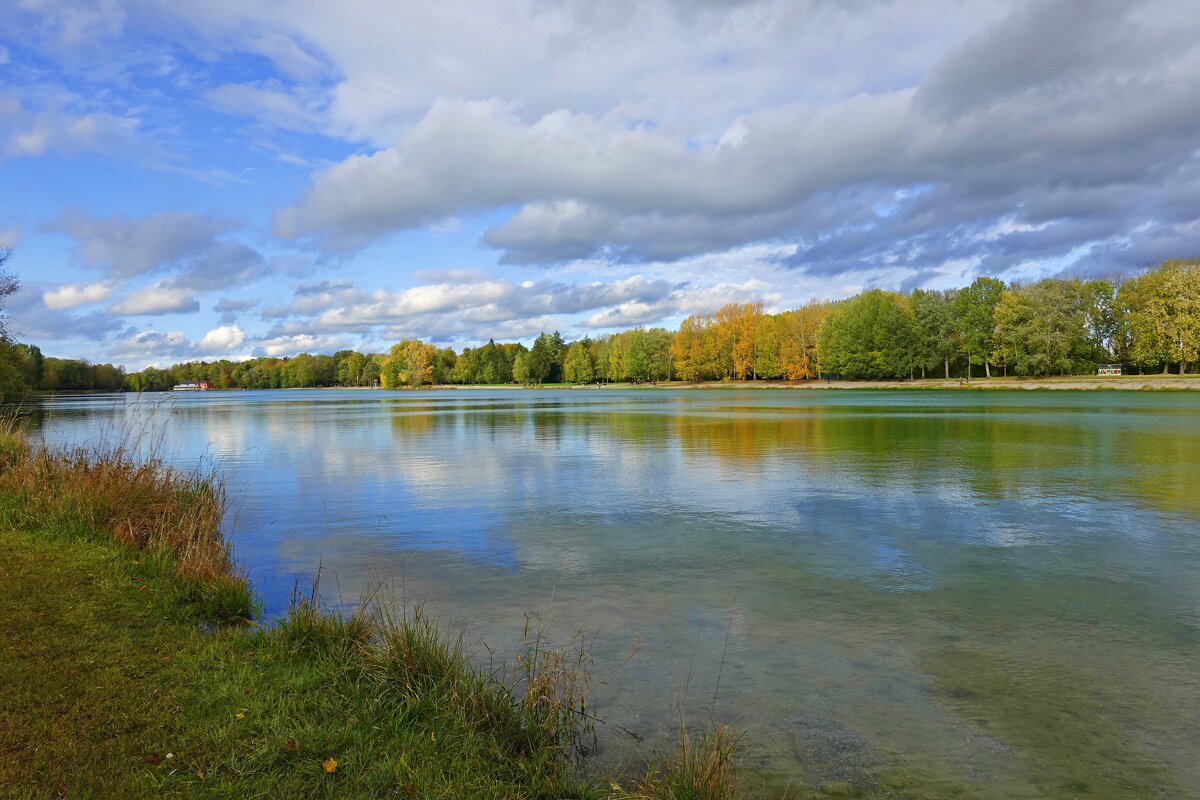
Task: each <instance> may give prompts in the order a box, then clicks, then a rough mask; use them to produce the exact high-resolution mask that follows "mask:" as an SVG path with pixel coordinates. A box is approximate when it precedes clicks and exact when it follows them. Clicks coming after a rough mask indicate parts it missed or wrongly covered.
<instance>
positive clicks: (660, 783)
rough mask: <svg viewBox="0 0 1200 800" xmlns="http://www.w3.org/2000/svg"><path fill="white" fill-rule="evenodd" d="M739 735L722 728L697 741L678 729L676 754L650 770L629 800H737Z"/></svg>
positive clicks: (717, 726) (631, 793)
mask: <svg viewBox="0 0 1200 800" xmlns="http://www.w3.org/2000/svg"><path fill="white" fill-rule="evenodd" d="M738 738H739V737H738V734H736V733H733V732H731V731H730V729H729V728H727V727H725V726H724V725H716V726H713V729H712V732H711V733H709V734H708V735H707V736H704V737H703V738H700V739H697V738H696V737H694V736H693V735H691V734H690V733H689V732H688V729H687V726H686V725H684V724H682V723H681V724H680V726H679V750H678V752H677V753H675V754H674V755H673V756H671V757H669V758H664V759H662V761H661V763H659V764H658V765H657V766H656V767H653V766H652V767H651V769H650V771H648V772H647V773H646V776H645V777H644V778H642V780H641V781H639V783H638V785H637V786H636V787H635V788H634V790H633V791H632V792H630V793H628V794H626V795H622V797H625V798H628V800H730V798H735V797H738V796H739V792H740V785H741V782H740V780H739V779H738V775H737V769H736V761H735V756H736V753H737V746H738Z"/></svg>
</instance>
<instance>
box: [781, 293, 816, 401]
mask: <svg viewBox="0 0 1200 800" xmlns="http://www.w3.org/2000/svg"><path fill="white" fill-rule="evenodd" d="M828 313H829V304H828V303H818V302H816V301H813V302H811V303H809V304H808V305H805V306H802V307H801V308H797V309H796V310H794V311H785V312H784V313H782V314H779V315H777V316H776V320H777V329H778V334H779V361H780V367H781V369H782V370H783V376H784V377H785V378H787V379H788V380H789V381H803V380H809V379H810V378H815V377H817V372H818V369H817V339H818V336H819V335H820V331H821V324H822V323H823V322H824V321H825V317H826V315H827V314H828Z"/></svg>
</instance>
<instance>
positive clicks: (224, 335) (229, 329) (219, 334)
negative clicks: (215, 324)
mask: <svg viewBox="0 0 1200 800" xmlns="http://www.w3.org/2000/svg"><path fill="white" fill-rule="evenodd" d="M244 341H246V333H245V332H244V331H243V330H242V329H241V328H239V327H238V326H237V325H222V326H221V327H219V328H213V329H212V330H211V331H209V332H208V333H206V334H204V338H202V339H201V340H200V345H199V346H200V349H201V350H205V351H208V352H215V353H228V352H229V351H230V350H234V349H236V348H238V347H241V346H242V342H244Z"/></svg>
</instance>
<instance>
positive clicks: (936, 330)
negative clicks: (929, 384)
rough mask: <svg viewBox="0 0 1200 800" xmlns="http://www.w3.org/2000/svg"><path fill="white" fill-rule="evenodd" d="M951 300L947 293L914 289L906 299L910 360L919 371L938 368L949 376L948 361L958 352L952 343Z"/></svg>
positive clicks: (952, 319)
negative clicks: (909, 319) (909, 312)
mask: <svg viewBox="0 0 1200 800" xmlns="http://www.w3.org/2000/svg"><path fill="white" fill-rule="evenodd" d="M954 300H955V295H954V293H951V292H942V291H937V290H926V289H916V290H914V291H913V293H912V295H911V296H910V298H909V303H910V305H911V308H912V314H913V361H914V366H915V367H917V368H919V369H920V370H921V377H922V378H924V377H925V370H927V369H936V368H937V367H939V366H940V367H942V368H943V370H944V373H943V374H944V375H945V377H946V378H947V379H948V378H949V377H950V360H951V359H952V358H954V356H955V355H956V354H957V353H958V345H957V343H956V342H955V331H954V328H955V325H954Z"/></svg>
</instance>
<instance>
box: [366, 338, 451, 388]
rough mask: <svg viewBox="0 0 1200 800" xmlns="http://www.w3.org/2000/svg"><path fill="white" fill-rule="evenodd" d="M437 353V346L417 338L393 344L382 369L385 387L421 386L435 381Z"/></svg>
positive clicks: (381, 376)
mask: <svg viewBox="0 0 1200 800" xmlns="http://www.w3.org/2000/svg"><path fill="white" fill-rule="evenodd" d="M437 355H438V352H437V348H436V347H434V346H433V345H432V344H429V343H427V342H422V341H419V340H416V339H405V340H403V341H400V342H397V343H396V344H394V345H392V349H391V350H389V351H388V355H387V358H385V359H384V361H383V367H382V369H381V371H380V381H381V383H382V385H383V388H384V389H398V388H400V387H401V386H412V387H419V386H424V385H426V384H430V383H433V371H434V365H435V362H436V360H437Z"/></svg>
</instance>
